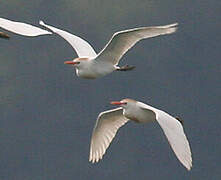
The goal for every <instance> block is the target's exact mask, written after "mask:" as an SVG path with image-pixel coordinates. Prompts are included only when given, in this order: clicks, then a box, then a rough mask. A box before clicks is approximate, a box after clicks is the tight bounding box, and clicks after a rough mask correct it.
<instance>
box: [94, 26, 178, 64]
mask: <svg viewBox="0 0 221 180" xmlns="http://www.w3.org/2000/svg"><path fill="white" fill-rule="evenodd" d="M177 25H178V24H177V23H174V24H169V25H165V26H152V27H141V28H134V29H129V30H124V31H119V32H117V33H115V34H114V35H113V36H112V38H111V39H110V41H109V42H108V43H107V44H106V46H105V47H104V49H103V50H102V51H101V52H100V53H99V54H98V56H97V58H96V60H98V61H107V62H110V63H112V64H114V65H116V64H118V63H119V60H120V59H121V57H122V56H123V55H124V54H125V53H126V52H127V51H128V50H129V49H130V48H131V47H133V46H134V45H135V44H136V43H137V42H138V41H140V40H142V39H146V38H151V37H155V36H159V35H164V34H171V33H174V32H175V31H176V29H177V27H175V26H177Z"/></svg>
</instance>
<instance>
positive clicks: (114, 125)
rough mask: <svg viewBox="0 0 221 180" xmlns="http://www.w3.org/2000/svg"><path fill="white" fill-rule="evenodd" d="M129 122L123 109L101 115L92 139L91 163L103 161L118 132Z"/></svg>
mask: <svg viewBox="0 0 221 180" xmlns="http://www.w3.org/2000/svg"><path fill="white" fill-rule="evenodd" d="M127 121H128V119H127V118H126V117H125V116H123V109H122V108H121V107H120V108H116V109H112V110H109V111H105V112H102V113H100V114H99V116H98V118H97V121H96V124H95V127H94V130H93V133H92V137H91V146H90V156H89V161H92V163H94V162H98V161H99V160H100V159H102V157H103V155H104V154H105V151H106V149H107V148H108V147H109V145H110V143H111V141H112V140H113V138H114V136H115V135H116V133H117V130H118V129H119V128H120V127H121V126H123V125H124V124H125V123H126V122H127Z"/></svg>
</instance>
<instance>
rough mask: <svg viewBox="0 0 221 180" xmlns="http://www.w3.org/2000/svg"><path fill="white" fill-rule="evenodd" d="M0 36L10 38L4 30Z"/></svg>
mask: <svg viewBox="0 0 221 180" xmlns="http://www.w3.org/2000/svg"><path fill="white" fill-rule="evenodd" d="M0 38H4V39H9V38H10V36H9V35H8V34H6V33H4V32H0Z"/></svg>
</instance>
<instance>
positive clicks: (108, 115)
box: [89, 99, 192, 170]
mask: <svg viewBox="0 0 221 180" xmlns="http://www.w3.org/2000/svg"><path fill="white" fill-rule="evenodd" d="M111 104H113V105H118V106H120V107H118V108H116V109H112V110H108V111H104V112H102V113H100V114H99V116H98V118H97V121H96V124H95V127H94V130H93V133H92V137H91V145H90V154H89V161H91V162H92V163H95V162H98V161H99V160H100V159H102V157H103V155H104V154H105V152H106V150H107V148H108V147H109V145H110V143H111V141H112V140H113V138H114V137H115V135H116V133H117V131H118V129H119V128H120V127H121V126H123V125H124V124H126V123H127V122H128V121H134V122H136V123H147V122H158V123H159V125H160V126H161V128H162V129H163V132H164V134H165V135H166V137H167V140H168V141H169V144H170V146H171V148H172V150H173V151H174V153H175V155H176V157H177V158H178V160H179V161H180V162H181V163H182V164H183V166H185V167H186V168H187V169H188V170H190V169H191V167H192V155H191V150H190V146H189V142H188V140H187V138H186V135H185V133H184V130H183V126H182V123H181V119H180V118H174V117H172V116H171V115H169V114H168V113H166V112H164V111H162V110H159V109H156V108H154V107H151V106H149V105H147V104H144V103H142V102H139V101H135V100H133V99H123V100H121V101H112V102H111Z"/></svg>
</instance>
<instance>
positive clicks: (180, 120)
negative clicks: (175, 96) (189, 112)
mask: <svg viewBox="0 0 221 180" xmlns="http://www.w3.org/2000/svg"><path fill="white" fill-rule="evenodd" d="M175 118H176V119H177V120H178V121H179V122H180V123H181V124H182V125H183V124H184V122H183V120H182V119H181V118H180V117H175Z"/></svg>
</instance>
